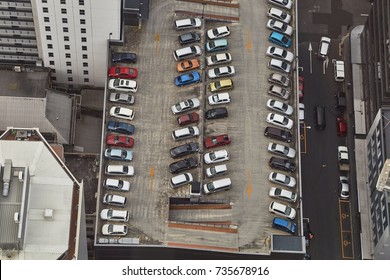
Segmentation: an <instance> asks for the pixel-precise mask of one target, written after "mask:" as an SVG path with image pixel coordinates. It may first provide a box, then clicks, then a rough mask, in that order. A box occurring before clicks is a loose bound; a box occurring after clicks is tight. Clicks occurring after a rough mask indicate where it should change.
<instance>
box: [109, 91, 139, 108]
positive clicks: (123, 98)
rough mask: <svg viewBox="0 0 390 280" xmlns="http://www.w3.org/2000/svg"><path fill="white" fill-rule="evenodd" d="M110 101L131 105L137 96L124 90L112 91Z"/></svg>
mask: <svg viewBox="0 0 390 280" xmlns="http://www.w3.org/2000/svg"><path fill="white" fill-rule="evenodd" d="M110 101H111V102H118V103H124V104H126V105H130V104H134V101H135V97H134V95H130V94H128V93H124V92H111V94H110Z"/></svg>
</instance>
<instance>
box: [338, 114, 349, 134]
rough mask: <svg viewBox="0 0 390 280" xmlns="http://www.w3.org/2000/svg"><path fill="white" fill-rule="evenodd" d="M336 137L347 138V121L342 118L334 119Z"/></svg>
mask: <svg viewBox="0 0 390 280" xmlns="http://www.w3.org/2000/svg"><path fill="white" fill-rule="evenodd" d="M336 125H337V135H338V136H341V137H345V136H347V121H346V120H345V119H344V118H342V117H337V118H336Z"/></svg>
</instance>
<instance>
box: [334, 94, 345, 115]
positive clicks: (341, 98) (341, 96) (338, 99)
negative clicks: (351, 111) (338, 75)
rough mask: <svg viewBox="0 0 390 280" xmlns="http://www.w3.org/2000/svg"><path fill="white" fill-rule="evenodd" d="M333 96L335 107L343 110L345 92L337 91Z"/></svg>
mask: <svg viewBox="0 0 390 280" xmlns="http://www.w3.org/2000/svg"><path fill="white" fill-rule="evenodd" d="M335 97H336V104H335V108H336V109H338V110H344V109H345V108H346V107H347V99H346V97H345V92H342V91H338V92H337V93H336V94H335Z"/></svg>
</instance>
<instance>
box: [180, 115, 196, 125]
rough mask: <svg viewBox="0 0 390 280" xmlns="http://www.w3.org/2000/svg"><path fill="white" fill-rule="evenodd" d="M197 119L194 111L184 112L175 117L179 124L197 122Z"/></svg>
mask: <svg viewBox="0 0 390 280" xmlns="http://www.w3.org/2000/svg"><path fill="white" fill-rule="evenodd" d="M198 121H199V115H198V114H197V113H195V112H192V113H189V114H185V115H183V116H180V117H178V118H177V123H178V124H179V125H180V126H183V125H187V124H190V123H197V122H198Z"/></svg>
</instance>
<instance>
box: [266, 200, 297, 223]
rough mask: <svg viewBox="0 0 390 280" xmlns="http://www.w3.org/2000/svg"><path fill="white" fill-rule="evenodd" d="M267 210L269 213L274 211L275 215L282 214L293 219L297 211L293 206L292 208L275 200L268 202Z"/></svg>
mask: <svg viewBox="0 0 390 280" xmlns="http://www.w3.org/2000/svg"><path fill="white" fill-rule="evenodd" d="M268 210H269V211H270V212H271V213H274V214H276V215H279V216H282V217H285V218H289V219H291V220H294V219H295V216H296V214H297V212H296V211H295V209H294V208H292V207H290V206H288V205H285V204H283V203H279V202H276V201H272V202H271V203H270V205H269V208H268Z"/></svg>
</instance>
